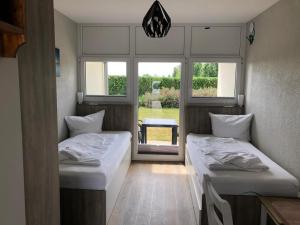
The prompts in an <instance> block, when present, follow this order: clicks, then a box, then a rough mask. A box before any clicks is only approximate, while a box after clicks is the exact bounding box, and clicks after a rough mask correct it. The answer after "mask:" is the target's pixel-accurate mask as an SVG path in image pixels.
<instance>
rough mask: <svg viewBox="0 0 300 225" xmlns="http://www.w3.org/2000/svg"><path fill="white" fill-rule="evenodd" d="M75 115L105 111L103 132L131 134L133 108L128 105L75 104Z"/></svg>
mask: <svg viewBox="0 0 300 225" xmlns="http://www.w3.org/2000/svg"><path fill="white" fill-rule="evenodd" d="M76 108H77V109H76V114H77V115H78V116H86V115H88V114H92V113H96V112H99V111H101V110H105V116H104V121H103V127H102V128H103V130H112V131H130V132H133V106H132V105H129V104H126V105H125V104H118V105H117V104H97V105H94V104H93V105H92V104H88V103H84V104H77V107H76Z"/></svg>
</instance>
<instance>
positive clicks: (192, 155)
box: [186, 133, 299, 225]
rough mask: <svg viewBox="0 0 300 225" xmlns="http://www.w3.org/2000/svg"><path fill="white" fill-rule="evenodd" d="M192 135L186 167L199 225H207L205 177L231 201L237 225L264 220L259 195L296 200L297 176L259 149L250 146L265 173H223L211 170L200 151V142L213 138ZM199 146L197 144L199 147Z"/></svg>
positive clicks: (189, 139)
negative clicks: (203, 182)
mask: <svg viewBox="0 0 300 225" xmlns="http://www.w3.org/2000/svg"><path fill="white" fill-rule="evenodd" d="M211 136H212V135H201V134H193V133H190V134H188V135H187V139H186V140H187V141H186V167H187V170H188V174H189V183H190V187H191V194H192V199H193V205H194V209H195V214H196V217H197V221H198V223H199V224H202V225H206V224H207V218H206V209H205V198H204V197H203V196H204V195H203V190H202V178H203V174H205V173H206V174H208V175H209V176H210V177H211V179H212V182H213V184H214V187H215V188H216V190H217V191H218V193H219V194H221V196H222V197H223V198H225V199H227V200H228V201H229V202H230V204H231V207H232V211H233V217H234V218H233V219H234V222H235V223H234V224H236V225H248V224H249V225H250V224H252V225H256V224H259V221H260V204H259V201H258V199H257V197H256V196H258V195H263V196H287V197H296V196H297V194H298V191H299V184H298V181H297V179H296V178H295V177H293V176H292V175H291V174H289V173H288V172H287V171H285V170H284V169H282V168H281V167H280V166H279V165H277V164H276V163H275V162H273V161H272V160H271V159H269V158H268V157H267V156H266V155H264V154H263V153H262V152H260V151H259V150H257V149H256V148H255V147H254V146H252V145H251V144H250V143H247V144H248V145H251V146H252V147H251V148H252V149H251V151H253V153H255V154H257V156H259V158H260V159H261V160H262V161H263V162H264V163H265V164H266V165H267V166H268V167H269V170H266V171H262V172H249V171H232V170H226V171H224V170H219V171H212V170H209V169H208V168H207V166H206V165H205V161H204V158H203V155H202V154H201V153H200V152H199V151H198V150H197V149H198V148H199V147H201V146H199V143H201V142H198V140H200V139H201V138H202V139H203V138H206V137H211ZM196 143H197V145H196Z"/></svg>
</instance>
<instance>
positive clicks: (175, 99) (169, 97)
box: [159, 87, 180, 108]
mask: <svg viewBox="0 0 300 225" xmlns="http://www.w3.org/2000/svg"><path fill="white" fill-rule="evenodd" d="M179 97H180V91H179V90H175V88H174V87H172V88H171V89H169V88H162V89H161V90H160V98H159V99H160V101H161V106H162V107H163V108H179Z"/></svg>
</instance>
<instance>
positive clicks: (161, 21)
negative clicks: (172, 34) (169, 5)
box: [143, 0, 171, 38]
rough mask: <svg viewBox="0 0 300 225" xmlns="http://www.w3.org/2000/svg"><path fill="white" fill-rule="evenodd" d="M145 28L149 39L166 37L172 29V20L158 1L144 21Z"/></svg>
mask: <svg viewBox="0 0 300 225" xmlns="http://www.w3.org/2000/svg"><path fill="white" fill-rule="evenodd" d="M143 28H144V31H145V33H146V35H147V36H148V37H151V38H161V37H165V36H166V35H167V34H168V32H169V30H170V28H171V18H170V17H169V15H168V13H167V12H166V10H165V9H164V7H163V6H162V5H161V4H160V2H159V1H158V0H156V1H155V2H154V3H153V4H152V6H151V8H150V9H149V10H148V12H147V14H146V15H145V17H144V19H143Z"/></svg>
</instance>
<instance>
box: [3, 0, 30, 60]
mask: <svg viewBox="0 0 300 225" xmlns="http://www.w3.org/2000/svg"><path fill="white" fill-rule="evenodd" d="M28 1H30V0H28ZM25 3H26V2H25V0H4V2H3V3H1V7H2V6H3V7H6V9H5V12H6V14H7V15H6V14H5V15H6V16H4V17H7V16H8V17H9V18H2V20H1V21H0V51H1V52H0V55H1V56H3V57H16V54H17V51H18V49H19V48H20V47H21V46H22V45H23V44H25V41H26V38H25V28H26V25H25V24H26V22H25V21H26V19H25V17H26V8H25ZM1 12H3V11H1Z"/></svg>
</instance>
